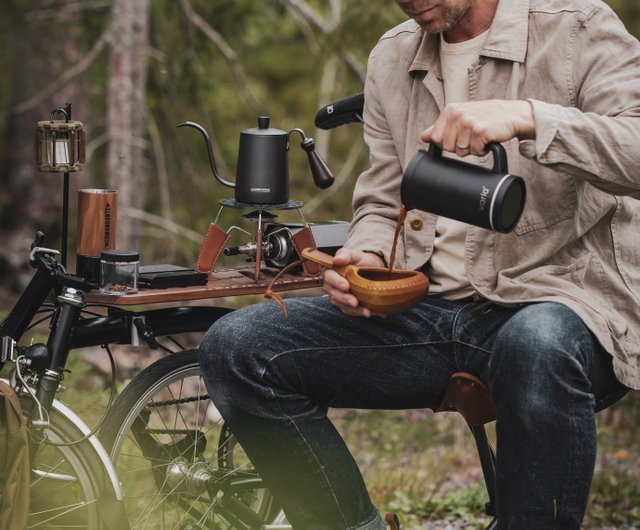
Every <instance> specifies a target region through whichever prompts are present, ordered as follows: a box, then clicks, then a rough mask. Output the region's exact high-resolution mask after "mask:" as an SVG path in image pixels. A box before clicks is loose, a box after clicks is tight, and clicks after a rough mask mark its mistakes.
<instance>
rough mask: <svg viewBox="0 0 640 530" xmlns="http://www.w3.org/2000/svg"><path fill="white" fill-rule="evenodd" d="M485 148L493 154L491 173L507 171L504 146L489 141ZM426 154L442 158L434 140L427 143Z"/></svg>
mask: <svg viewBox="0 0 640 530" xmlns="http://www.w3.org/2000/svg"><path fill="white" fill-rule="evenodd" d="M485 148H486V149H488V150H489V151H491V154H492V155H493V168H492V169H491V171H492V172H493V173H509V165H508V163H507V151H506V150H505V148H504V146H503V145H502V144H501V143H498V142H489V143H488V144H487V145H486V146H485ZM428 154H429V156H431V157H433V158H442V148H441V147H440V146H439V145H436V143H435V142H431V143H430V144H429V151H428Z"/></svg>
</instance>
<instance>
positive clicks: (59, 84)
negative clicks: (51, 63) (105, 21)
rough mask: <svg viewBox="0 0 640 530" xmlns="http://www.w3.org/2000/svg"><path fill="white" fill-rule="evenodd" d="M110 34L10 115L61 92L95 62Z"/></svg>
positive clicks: (105, 35) (101, 38) (15, 107)
mask: <svg viewBox="0 0 640 530" xmlns="http://www.w3.org/2000/svg"><path fill="white" fill-rule="evenodd" d="M110 38H111V37H110V32H109V31H105V32H104V33H103V34H102V35H101V36H100V38H99V39H98V40H97V41H96V42H95V43H94V45H93V47H92V48H91V50H89V53H87V54H86V55H85V56H84V57H83V58H82V60H81V61H80V62H78V63H77V64H75V65H74V66H72V67H71V68H69V69H68V70H67V71H65V72H64V73H63V74H62V75H61V76H60V77H58V78H57V79H55V80H54V81H52V82H51V83H49V84H48V85H47V86H46V88H44V89H43V90H41V91H40V92H38V93H37V94H34V95H33V96H31V97H30V98H29V99H27V100H26V101H23V102H22V103H18V104H17V105H15V106H14V107H13V108H12V109H11V111H10V112H11V113H12V114H21V113H23V112H26V111H28V110H31V109H33V108H35V107H37V106H38V105H39V104H40V103H42V102H43V101H44V100H45V99H47V98H49V97H51V96H52V95H53V94H55V93H56V92H59V91H60V90H62V89H63V88H64V87H65V86H67V85H68V84H69V83H70V82H71V81H73V80H74V79H76V78H77V77H79V76H80V75H81V74H83V73H84V72H85V71H86V70H87V68H89V66H91V64H92V63H93V61H95V60H96V58H97V57H98V55H100V52H101V51H102V50H103V49H104V48H105V46H106V45H107V43H109V42H110Z"/></svg>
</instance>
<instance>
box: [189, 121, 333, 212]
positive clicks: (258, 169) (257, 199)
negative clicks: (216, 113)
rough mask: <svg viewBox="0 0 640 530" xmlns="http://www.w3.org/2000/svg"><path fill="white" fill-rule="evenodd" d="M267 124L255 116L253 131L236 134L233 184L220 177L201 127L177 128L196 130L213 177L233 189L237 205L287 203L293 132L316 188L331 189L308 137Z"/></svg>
mask: <svg viewBox="0 0 640 530" xmlns="http://www.w3.org/2000/svg"><path fill="white" fill-rule="evenodd" d="M269 122H270V119H269V117H267V116H259V117H258V127H257V128H251V129H245V130H244V131H242V132H241V133H240V145H239V147H238V164H237V170H236V180H235V182H230V181H228V180H226V179H224V178H222V177H221V176H220V173H219V172H218V168H217V166H216V160H215V156H214V154H213V148H212V147H211V139H210V138H209V134H208V133H207V131H206V130H205V129H204V127H202V126H201V125H198V124H197V123H194V122H190V121H187V122H184V123H180V124H179V125H178V127H193V128H195V129H197V130H198V131H200V133H201V134H202V136H203V137H204V140H205V143H206V145H207V152H208V154H209V163H210V165H211V171H212V173H213V176H214V177H215V178H216V180H217V181H218V182H220V184H223V185H224V186H227V187H230V188H234V189H235V199H236V201H237V202H239V203H243V204H254V205H280V204H286V203H287V202H288V201H289V169H288V168H289V164H288V156H287V155H288V152H289V145H290V138H291V134H292V133H294V132H297V133H299V134H300V135H301V137H302V143H301V144H300V146H301V147H302V149H304V151H305V152H306V153H307V156H308V158H309V166H310V168H311V173H312V176H313V180H314V182H315V184H316V186H318V187H319V188H322V189H324V188H328V187H329V186H331V185H332V184H333V181H334V177H333V174H332V173H331V171H330V170H329V168H328V167H327V165H326V163H325V162H324V160H322V158H321V157H320V155H319V154H318V153H317V151H316V150H315V142H314V140H313V138H308V137H307V136H306V135H305V134H304V131H302V129H298V128H294V129H291V130H290V131H289V132H286V131H282V130H280V129H275V128H272V127H270V124H269Z"/></svg>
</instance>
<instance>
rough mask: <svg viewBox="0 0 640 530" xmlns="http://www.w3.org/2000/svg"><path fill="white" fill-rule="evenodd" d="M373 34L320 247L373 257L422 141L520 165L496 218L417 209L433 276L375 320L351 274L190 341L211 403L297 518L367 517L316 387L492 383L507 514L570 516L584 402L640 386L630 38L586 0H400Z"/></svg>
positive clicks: (352, 393) (428, 399) (521, 524)
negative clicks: (332, 232)
mask: <svg viewBox="0 0 640 530" xmlns="http://www.w3.org/2000/svg"><path fill="white" fill-rule="evenodd" d="M396 2H397V4H398V5H399V6H400V8H402V9H403V10H404V11H405V13H406V14H407V15H409V17H410V20H409V21H407V22H405V23H403V24H401V25H399V26H397V27H396V28H394V29H392V30H391V31H389V32H388V33H386V34H385V35H384V36H383V37H382V38H381V40H380V41H379V43H378V45H377V46H376V48H375V49H374V50H373V51H372V53H371V56H370V59H369V69H368V75H367V82H366V86H365V114H364V120H365V140H366V142H367V144H368V146H369V149H370V159H371V168H370V169H369V170H367V171H365V172H364V173H363V174H362V175H361V176H360V178H359V179H358V182H357V185H356V188H355V191H354V217H353V221H352V224H351V229H350V233H349V237H348V241H347V244H346V245H345V247H346V248H344V249H341V250H340V251H339V252H338V253H337V255H336V257H335V258H334V263H335V264H336V265H345V264H347V263H354V264H357V265H373V266H381V265H386V264H387V260H388V259H389V251H390V249H391V242H392V237H393V231H394V228H395V224H396V219H397V215H398V211H399V210H400V208H401V206H402V204H401V202H400V192H399V188H400V181H401V178H402V173H403V170H404V168H406V166H407V164H408V162H409V160H410V159H411V158H412V156H413V155H414V154H415V153H416V151H417V150H418V149H420V148H425V147H426V145H427V143H428V142H435V143H437V144H438V145H440V146H441V147H442V148H443V149H444V150H445V151H448V152H449V153H450V154H451V156H460V157H466V159H467V160H475V161H476V162H477V163H479V164H483V165H491V163H492V161H491V159H490V157H488V158H489V159H487V158H486V157H485V146H486V144H487V142H489V141H498V142H501V143H502V144H503V145H504V147H505V148H506V150H507V153H508V161H509V166H510V170H511V172H512V173H513V174H516V175H521V176H523V177H524V179H525V181H526V184H527V203H526V207H525V210H524V213H523V215H522V218H521V220H520V222H519V224H518V226H517V227H516V229H515V230H514V232H513V233H510V234H497V233H493V232H489V231H487V230H483V229H480V228H477V227H470V226H466V225H462V224H461V223H458V222H456V221H454V220H449V219H442V218H437V217H436V216H434V215H430V214H427V213H424V212H419V211H411V212H409V215H408V216H407V220H406V222H405V226H404V233H403V237H402V241H401V243H400V245H399V249H398V254H397V255H398V259H397V263H396V266H398V267H403V268H410V269H421V270H423V271H424V272H425V273H426V274H427V275H428V276H429V278H430V280H431V292H430V296H428V297H426V298H425V300H424V301H423V302H422V303H420V304H419V305H418V306H417V307H416V308H414V309H412V310H409V311H407V312H405V313H402V314H396V315H391V316H387V317H385V318H379V317H378V316H376V315H372V314H371V312H370V311H369V310H368V309H366V308H363V307H361V306H359V305H358V301H357V300H356V298H355V297H354V296H353V295H351V294H350V293H349V285H348V282H346V280H345V279H344V278H341V277H339V276H338V275H337V274H335V273H334V272H332V271H327V272H326V273H325V275H324V289H325V291H326V293H327V295H328V296H326V297H319V298H300V299H293V300H288V301H287V309H288V314H289V317H288V319H287V320H285V319H283V317H282V315H281V314H280V311H279V310H278V308H277V307H276V306H275V305H274V304H269V303H268V304H261V305H256V306H252V307H248V308H245V309H243V310H241V311H237V312H234V313H232V314H231V315H229V316H228V317H225V318H224V319H221V320H220V321H218V322H217V323H216V324H215V325H214V326H213V327H212V329H211V330H210V331H209V333H208V334H207V335H206V336H205V338H204V340H203V342H202V368H203V373H204V376H205V379H206V382H207V386H208V388H209V391H210V393H211V395H212V398H213V400H214V402H215V403H216V405H217V407H218V408H219V410H220V412H221V413H222V415H223V416H224V418H225V420H226V421H227V422H228V424H229V425H230V427H231V429H232V430H233V432H234V433H235V434H236V436H237V437H238V439H239V440H240V442H241V443H242V445H243V447H244V448H245V450H246V452H247V453H248V455H249V456H250V458H251V459H252V460H253V462H254V464H255V466H256V468H257V469H258V471H259V472H260V473H261V474H262V475H263V477H264V478H265V480H266V481H267V483H268V485H269V487H270V488H271V489H272V490H273V492H274V493H275V494H276V495H277V496H278V499H279V501H280V502H281V503H282V504H283V506H284V508H285V511H286V513H287V516H288V518H289V520H290V521H291V523H292V525H293V527H294V528H296V529H302V530H321V529H323V530H338V529H353V530H355V529H359V530H372V529H382V528H384V524H383V522H382V520H381V518H380V516H379V515H378V513H377V511H376V510H375V509H374V507H373V506H372V504H371V501H370V500H369V497H368V495H367V493H366V489H365V486H364V484H363V481H362V478H361V476H360V474H359V471H358V469H357V466H356V465H355V463H354V461H353V459H352V458H351V456H350V454H349V452H348V450H347V449H346V447H345V446H344V444H343V442H342V440H341V438H340V436H339V435H338V434H337V432H336V431H335V430H334V428H333V426H332V425H331V423H330V422H329V421H328V420H327V418H326V415H325V412H326V408H327V407H356V408H386V409H396V408H397V409H400V408H417V407H436V406H437V405H438V404H439V402H440V400H441V399H442V396H443V393H444V391H445V388H446V386H447V383H448V381H449V377H450V376H451V374H452V373H454V372H456V371H466V372H470V373H472V374H475V375H476V376H478V377H479V378H481V379H482V380H483V381H484V382H485V383H486V384H487V386H488V387H489V390H490V392H491V395H492V398H493V400H494V403H495V407H496V414H497V424H496V425H497V436H498V444H497V447H498V457H497V512H498V521H499V527H500V529H518V530H524V529H536V530H541V529H551V528H553V529H578V528H579V527H580V522H581V520H582V518H583V515H584V512H585V508H586V503H587V498H588V493H589V488H590V484H591V479H592V474H593V467H594V460H595V424H594V415H595V411H597V410H599V409H601V408H603V407H604V406H606V405H608V404H610V403H612V402H613V401H615V400H616V399H618V398H619V397H620V396H621V395H623V394H624V392H625V391H626V390H627V389H628V387H631V388H635V389H638V388H640V366H639V362H638V359H639V354H640V311H638V307H639V298H638V293H639V292H640V251H639V250H638V249H639V242H638V233H640V230H639V228H640V206H638V203H637V201H636V198H638V197H639V196H640V173H639V172H640V149H639V144H640V44H639V43H638V41H637V40H636V39H634V38H633V37H631V36H630V35H629V34H628V33H627V32H626V30H625V29H624V27H623V26H622V24H621V23H620V21H619V20H618V19H617V17H616V16H615V15H614V14H613V12H612V11H611V10H610V9H609V8H608V7H607V6H606V5H605V4H603V3H602V2H600V0H413V1H410V0H396Z"/></svg>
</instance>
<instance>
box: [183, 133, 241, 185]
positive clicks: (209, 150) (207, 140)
mask: <svg viewBox="0 0 640 530" xmlns="http://www.w3.org/2000/svg"><path fill="white" fill-rule="evenodd" d="M178 127H193V128H194V129H197V130H198V131H200V133H201V134H202V137H203V138H204V142H205V144H206V145H207V154H208V155H209V164H210V165H211V173H213V176H214V177H215V179H216V180H217V181H218V182H219V183H220V184H223V185H224V186H228V187H229V188H235V187H236V185H235V184H234V183H233V182H229V181H228V180H225V179H223V178H222V177H221V176H220V174H219V173H218V168H217V166H216V159H215V157H214V156H213V148H212V147H211V139H210V138H209V133H208V132H207V131H206V129H205V128H204V127H203V126H202V125H198V124H197V123H194V122H192V121H185V122H183V123H179V124H178Z"/></svg>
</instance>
